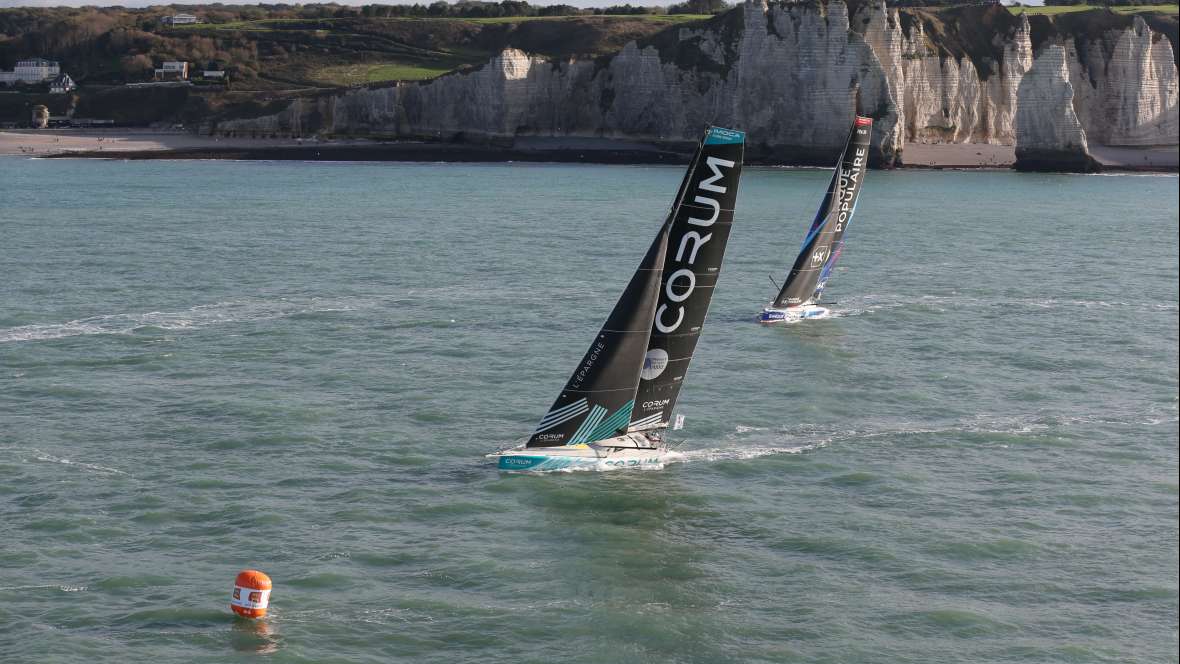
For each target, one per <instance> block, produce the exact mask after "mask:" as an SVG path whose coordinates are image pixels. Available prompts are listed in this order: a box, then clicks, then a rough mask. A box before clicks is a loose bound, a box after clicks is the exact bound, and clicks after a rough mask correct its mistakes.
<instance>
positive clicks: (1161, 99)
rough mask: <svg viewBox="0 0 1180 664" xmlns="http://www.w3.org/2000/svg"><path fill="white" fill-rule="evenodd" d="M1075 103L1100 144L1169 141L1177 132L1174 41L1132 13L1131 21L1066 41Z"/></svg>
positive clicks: (1179, 90)
mask: <svg viewBox="0 0 1180 664" xmlns="http://www.w3.org/2000/svg"><path fill="white" fill-rule="evenodd" d="M1066 46H1067V53H1066V60H1067V63H1068V66H1069V78H1070V82H1071V83H1072V84H1073V86H1074V89H1075V92H1076V93H1077V94H1076V96H1075V99H1074V107H1075V108H1076V109H1077V113H1078V117H1079V118H1080V119H1081V122H1082V126H1083V127H1085V130H1086V134H1087V135H1088V136H1089V137H1090V138H1091V139H1092V140H1094V141H1095V142H1098V143H1103V144H1105V145H1132V146H1143V145H1172V144H1175V143H1177V136H1178V135H1180V124H1178V123H1180V113H1178V108H1180V103H1178V99H1180V78H1178V76H1177V71H1176V65H1175V57H1174V53H1173V45H1172V43H1171V41H1170V40H1168V39H1167V38H1166V37H1164V36H1163V35H1161V34H1159V33H1156V32H1154V31H1152V30H1151V28H1150V27H1148V25H1147V22H1146V21H1144V20H1143V19H1142V18H1140V17H1138V16H1136V17H1134V19H1133V23H1132V25H1131V27H1129V28H1126V29H1123V30H1117V31H1110V32H1108V33H1107V34H1105V35H1103V37H1101V38H1098V39H1092V40H1086V41H1084V42H1083V54H1082V55H1079V53H1078V49H1077V48H1076V45H1075V44H1073V43H1070V44H1067V45H1066Z"/></svg>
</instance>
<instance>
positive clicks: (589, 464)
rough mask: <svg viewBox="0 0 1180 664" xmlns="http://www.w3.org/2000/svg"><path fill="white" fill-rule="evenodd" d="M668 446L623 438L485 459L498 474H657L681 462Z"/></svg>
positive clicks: (639, 438) (509, 452) (503, 453)
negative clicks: (630, 471)
mask: <svg viewBox="0 0 1180 664" xmlns="http://www.w3.org/2000/svg"><path fill="white" fill-rule="evenodd" d="M681 456H682V455H681V454H680V453H678V452H672V451H670V450H668V446H667V445H664V444H663V443H662V442H660V441H657V440H651V439H649V438H648V437H647V436H645V435H643V434H636V433H632V434H627V435H625V436H616V437H614V438H607V439H606V440H600V441H597V442H594V443H590V444H583V445H568V446H563V447H524V446H521V447H514V448H512V449H508V450H501V451H499V452H495V453H493V454H489V455H487V458H489V459H495V460H496V467H497V468H499V469H500V470H516V471H521V470H527V471H531V472H549V471H555V470H562V471H573V470H623V469H628V468H631V469H637V470H660V469H661V468H663V467H664V464H665V463H669V462H672V461H675V460H677V459H680V458H681Z"/></svg>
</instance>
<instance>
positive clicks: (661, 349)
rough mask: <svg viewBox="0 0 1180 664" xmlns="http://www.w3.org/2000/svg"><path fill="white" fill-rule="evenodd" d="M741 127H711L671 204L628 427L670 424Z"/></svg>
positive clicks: (710, 280) (716, 247) (727, 211)
mask: <svg viewBox="0 0 1180 664" xmlns="http://www.w3.org/2000/svg"><path fill="white" fill-rule="evenodd" d="M745 139H746V136H745V134H744V133H742V132H739V131H732V130H729V129H721V128H719V127H713V128H710V129H709V131H708V132H707V133H706V135H705V140H704V141H703V142H702V143H701V147H700V149H699V150H698V151H697V156H696V159H695V160H694V161H693V165H692V167H691V171H690V175H689V179H688V181H687V182H686V183H685V184H684V185H682V187H681V194H680V197H681V201H680V205H679V206H678V208H677V209H676V210H675V211H674V212H673V215H672V219H671V225H670V229H669V232H668V248H667V255H666V256H665V258H664V269H663V274H662V275H661V278H660V291H659V301H658V302H657V304H656V311H655V318H654V320H653V321H652V325H651V338H650V340H649V341H648V344H647V353H646V354H645V355H644V359H643V371H642V372H641V375H640V377H641V380H640V381H639V389H638V390H637V391H636V394H635V408H634V413H633V415H632V417H631V422H630V426H629V427H628V430H630V431H645V430H648V429H656V428H663V427H666V426H667V425H668V420H669V418H670V417H671V414H672V410H673V409H674V408H675V406H676V399H677V397H678V396H679V395H680V388H681V386H682V385H683V381H684V376H685V374H686V373H687V372H688V364H689V362H690V361H691V360H692V354H693V351H694V350H695V349H696V345H697V339H699V338H700V335H701V326H702V325H704V322H705V314H707V313H708V311H709V302H710V301H711V300H712V299H713V288H714V287H715V286H716V285H717V277H718V275H719V274H720V272H721V260H722V258H723V256H724V255H725V244H726V242H727V241H728V240H729V229H730V225H731V224H732V223H733V207H734V201H735V200H736V199H737V186H738V179H739V177H740V176H741V171H742V156H743V154H744V149H745Z"/></svg>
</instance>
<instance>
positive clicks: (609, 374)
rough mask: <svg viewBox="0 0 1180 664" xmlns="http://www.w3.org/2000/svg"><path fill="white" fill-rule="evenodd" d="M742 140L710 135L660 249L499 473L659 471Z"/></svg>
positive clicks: (498, 455) (727, 214) (726, 219)
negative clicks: (665, 434)
mask: <svg viewBox="0 0 1180 664" xmlns="http://www.w3.org/2000/svg"><path fill="white" fill-rule="evenodd" d="M744 148H745V134H744V133H742V132H740V131H734V130H731V129H723V128H721V127H709V128H708V129H707V130H706V131H705V134H704V137H703V138H702V139H701V141H700V143H699V144H698V146H697V151H696V154H695V155H694V157H693V160H692V163H691V164H690V165H689V168H688V172H687V173H686V175H685V177H684V180H683V181H682V182H681V184H680V189H679V191H678V192H677V195H676V200H675V202H674V203H673V205H672V209H671V211H670V212H669V214H668V216H667V218H666V219H665V221H664V223H663V224H662V225H661V227H660V230H659V232H658V233H657V234H656V237H655V240H653V241H652V243H651V246H650V247H649V248H648V250H647V253H646V254H645V255H644V257H643V260H642V261H641V262H640V264H639V268H638V269H637V270H636V271H635V274H634V275H633V276H632V277H631V281H630V282H629V283H628V284H627V286H626V288H625V289H624V290H623V295H622V296H621V297H620V298H619V301H618V302H617V303H616V304H615V307H614V309H613V310H612V311H611V313H610V316H608V317H607V319H606V322H605V323H604V324H603V326H602V329H601V330H599V331H598V335H597V336H596V337H595V338H594V341H593V342H592V343H591V344H590V348H589V349H588V350H587V351H586V354H585V355H584V356H583V357H582V361H581V362H579V363H578V365H577V367H576V368H575V369H574V372H573V375H572V376H570V378H569V380H568V381H566V384H565V387H564V389H562V391H561V392H560V394H558V396H557V399H556V400H555V401H554V402H553V406H552V407H551V408H550V409H549V412H547V413H546V414H545V416H544V417H542V418H541V422H540V423H539V424H538V425H537V428H536V430H535V431H534V432H533V434H532V435H531V436H529V438H528V440H527V441H526V442H525V443H523V444H522V445H519V446H517V447H514V448H511V449H506V450H501V451H499V452H495V453H493V454H489V455H488V458H490V459H494V460H495V461H496V464H497V466H498V467H499V468H500V469H502V470H527V471H553V470H614V469H620V468H643V469H658V468H662V467H663V466H664V463H665V462H667V461H669V460H672V459H674V458H675V457H676V453H675V452H672V451H670V450H669V449H668V445H667V443H666V441H665V439H664V431H665V430H666V429H667V427H668V423H669V420H670V418H671V416H672V412H673V409H674V408H675V406H676V400H677V397H678V396H679V394H680V388H681V386H682V385H683V380H684V375H685V373H686V372H687V370H688V364H689V361H690V360H691V359H692V354H693V350H694V349H695V348H696V342H697V339H698V338H699V336H700V333H701V326H702V325H703V324H704V321H705V314H706V313H707V312H708V309H709V302H710V300H711V299H712V296H713V288H714V286H715V285H716V283H717V276H718V274H719V273H720V271H721V260H722V257H723V256H724V254H725V245H726V242H727V240H728V239H729V229H730V225H731V224H732V222H733V207H734V201H735V200H736V198H737V185H738V179H739V177H740V175H741V169H742V157H743V154H744Z"/></svg>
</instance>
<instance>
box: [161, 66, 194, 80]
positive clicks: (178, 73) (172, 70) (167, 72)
mask: <svg viewBox="0 0 1180 664" xmlns="http://www.w3.org/2000/svg"><path fill="white" fill-rule="evenodd" d="M155 79H156V80H157V81H187V80H188V63H187V62H173V61H168V62H165V63H164V66H162V67H160V68H159V69H157V70H156V74H155Z"/></svg>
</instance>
